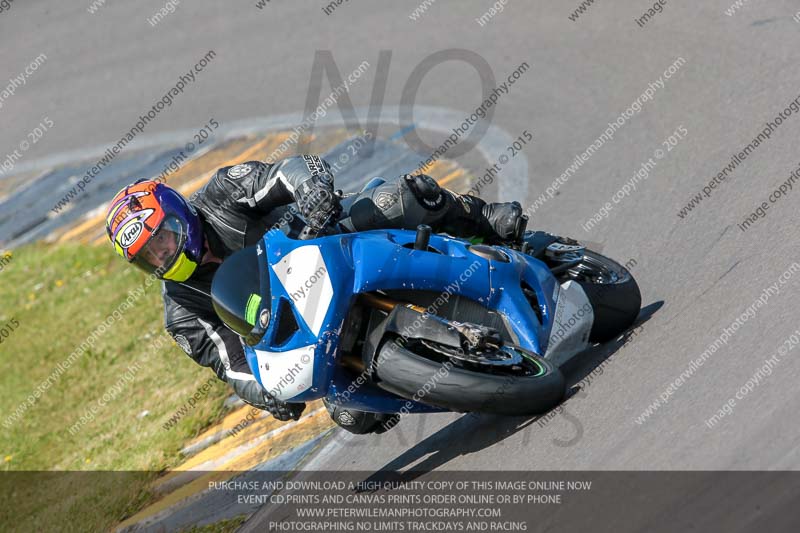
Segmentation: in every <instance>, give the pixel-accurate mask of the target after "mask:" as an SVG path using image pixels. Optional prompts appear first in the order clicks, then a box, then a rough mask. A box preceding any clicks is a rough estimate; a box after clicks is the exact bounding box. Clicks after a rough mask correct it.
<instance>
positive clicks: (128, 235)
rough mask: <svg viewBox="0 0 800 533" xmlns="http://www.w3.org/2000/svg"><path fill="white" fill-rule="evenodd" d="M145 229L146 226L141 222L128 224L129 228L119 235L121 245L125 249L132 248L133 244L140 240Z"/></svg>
mask: <svg viewBox="0 0 800 533" xmlns="http://www.w3.org/2000/svg"><path fill="white" fill-rule="evenodd" d="M143 229H144V224H143V223H142V221H140V220H134V221H133V222H132V223H130V224H128V227H126V228H125V229H123V230H122V231H121V232H120V234H119V245H120V246H122V247H123V248H130V247H131V245H132V244H133V243H135V242H136V240H137V239H138V238H139V235H141V234H142V230H143Z"/></svg>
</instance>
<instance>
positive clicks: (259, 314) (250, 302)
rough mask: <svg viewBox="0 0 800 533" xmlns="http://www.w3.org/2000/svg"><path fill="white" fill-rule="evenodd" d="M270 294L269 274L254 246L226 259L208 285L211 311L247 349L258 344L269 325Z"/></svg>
mask: <svg viewBox="0 0 800 533" xmlns="http://www.w3.org/2000/svg"><path fill="white" fill-rule="evenodd" d="M262 256H263V253H262ZM269 294H270V293H269V274H268V272H267V271H266V269H265V268H262V264H261V258H260V257H259V254H258V248H257V246H249V247H247V248H242V249H241V250H239V251H237V252H235V253H234V254H233V255H231V256H230V257H228V258H226V259H225V260H224V261H223V262H222V265H220V267H219V268H218V269H217V272H216V273H215V274H214V279H213V281H212V282H211V301H212V303H213V305H214V311H216V313H217V315H218V316H219V318H220V319H222V321H223V322H224V323H225V325H227V326H228V327H229V328H230V329H231V330H233V331H234V332H235V333H237V334H239V335H240V336H241V337H242V338H244V340H245V342H246V343H247V344H248V345H250V346H253V345H255V344H257V343H258V342H259V341H260V340H261V338H262V337H263V336H264V333H265V332H266V329H267V326H268V325H269V305H270V296H269Z"/></svg>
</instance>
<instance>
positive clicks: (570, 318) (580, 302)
mask: <svg viewBox="0 0 800 533" xmlns="http://www.w3.org/2000/svg"><path fill="white" fill-rule="evenodd" d="M555 292H556V309H555V317H554V320H553V329H552V330H551V331H550V339H549V340H548V342H547V351H546V352H545V354H544V357H545V359H549V360H550V361H551V362H552V363H553V364H555V365H558V366H561V365H563V364H564V363H566V362H567V361H569V360H570V359H571V358H572V357H573V356H574V355H576V354H578V353H579V352H581V351H583V350H584V349H586V347H587V346H588V345H589V332H590V331H591V330H592V324H593V323H594V311H593V309H592V304H591V303H589V298H587V297H586V293H585V292H584V291H583V288H582V287H581V286H580V285H579V284H578V283H575V282H574V281H571V280H570V281H567V282H566V283H564V284H563V285H561V286H560V287H558V288H557V290H556V291H555Z"/></svg>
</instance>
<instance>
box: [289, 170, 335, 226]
mask: <svg viewBox="0 0 800 533" xmlns="http://www.w3.org/2000/svg"><path fill="white" fill-rule="evenodd" d="M294 197H295V201H296V202H297V207H298V208H299V209H300V214H301V215H303V218H304V219H305V220H306V222H307V223H308V225H309V226H310V227H311V229H313V230H315V231H319V230H321V229H322V228H323V227H325V224H326V223H327V222H328V221H330V220H332V219H335V218H336V217H337V216H338V215H339V213H341V210H342V206H341V204H340V202H339V196H337V195H336V194H334V192H333V176H332V175H331V174H330V173H328V172H320V173H318V174H315V175H314V176H312V177H311V178H309V179H307V180H306V181H304V182H303V183H301V184H300V185H299V186H298V187H297V189H295V191H294Z"/></svg>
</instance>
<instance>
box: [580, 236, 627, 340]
mask: <svg viewBox="0 0 800 533" xmlns="http://www.w3.org/2000/svg"><path fill="white" fill-rule="evenodd" d="M567 277H568V278H569V279H573V280H574V281H576V282H577V283H578V284H580V286H581V287H582V288H583V291H584V292H585V293H586V296H587V297H588V298H589V302H590V303H591V304H592V309H593V310H594V323H593V324H592V331H591V332H590V333H589V340H590V341H592V342H606V341H608V340H611V339H614V338H616V337H617V336H619V335H620V334H621V333H622V332H624V331H625V330H626V329H628V328H629V327H630V326H631V325H632V324H633V323H634V321H635V320H636V317H637V316H639V310H640V308H641V306H642V295H641V293H640V292H639V285H638V284H637V283H636V280H635V279H633V276H632V275H631V273H630V272H628V269H626V268H625V267H624V266H622V265H620V264H619V263H617V262H616V261H614V260H613V259H610V258H608V257H606V256H604V255H600V254H598V253H596V252H592V251H591V250H586V254H585V257H584V260H583V261H582V262H581V264H579V265H578V266H576V267H574V268H571V269H569V270H568V271H567Z"/></svg>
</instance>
